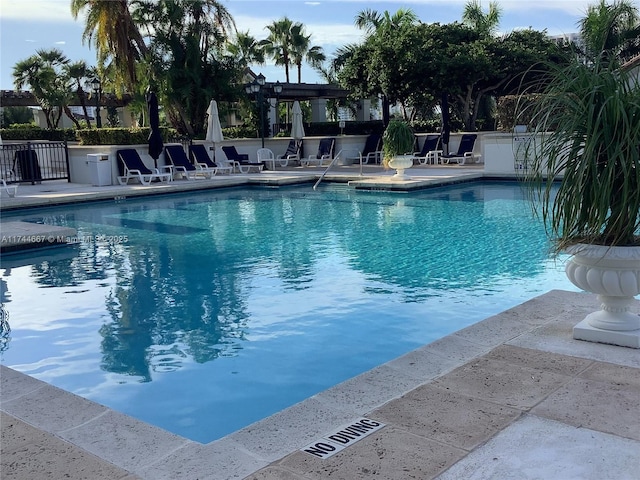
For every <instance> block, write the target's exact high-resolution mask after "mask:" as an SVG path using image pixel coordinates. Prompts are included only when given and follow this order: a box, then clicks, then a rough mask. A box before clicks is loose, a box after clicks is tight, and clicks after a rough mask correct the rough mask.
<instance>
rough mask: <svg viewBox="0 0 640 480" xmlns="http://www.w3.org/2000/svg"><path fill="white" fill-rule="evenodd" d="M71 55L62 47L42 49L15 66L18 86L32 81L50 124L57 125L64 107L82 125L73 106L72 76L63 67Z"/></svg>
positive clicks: (14, 79) (14, 72) (32, 88)
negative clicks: (74, 113)
mask: <svg viewBox="0 0 640 480" xmlns="http://www.w3.org/2000/svg"><path fill="white" fill-rule="evenodd" d="M68 63H69V59H68V58H67V57H66V56H65V55H64V54H63V53H62V52H61V51H60V50H58V49H55V48H54V49H51V50H38V51H36V54H35V55H32V56H30V57H29V58H27V59H25V60H21V61H19V62H18V63H16V64H15V66H14V67H13V82H14V85H15V88H16V89H17V90H20V89H22V88H23V87H24V86H26V85H28V86H29V88H30V90H31V93H32V94H33V95H34V96H35V97H36V99H37V100H38V104H39V105H40V107H41V108H42V111H43V113H44V114H45V118H46V121H47V128H49V129H52V128H57V126H58V123H59V122H60V117H61V116H62V112H63V111H64V112H65V113H66V114H67V116H68V117H69V118H70V119H71V120H72V121H73V122H74V123H75V124H76V127H78V128H80V124H79V123H78V121H77V120H76V119H75V117H74V116H73V114H72V113H71V111H70V110H69V102H70V101H71V98H72V93H71V88H70V83H69V78H68V76H67V75H65V73H64V71H63V68H64V66H65V65H67V64H68Z"/></svg>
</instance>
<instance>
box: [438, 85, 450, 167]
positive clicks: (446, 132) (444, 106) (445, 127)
mask: <svg viewBox="0 0 640 480" xmlns="http://www.w3.org/2000/svg"><path fill="white" fill-rule="evenodd" d="M440 110H441V111H442V144H443V145H444V149H443V150H444V153H445V155H448V154H449V136H450V135H451V125H450V124H449V123H450V119H449V95H448V94H447V92H443V93H442V99H441V100H440Z"/></svg>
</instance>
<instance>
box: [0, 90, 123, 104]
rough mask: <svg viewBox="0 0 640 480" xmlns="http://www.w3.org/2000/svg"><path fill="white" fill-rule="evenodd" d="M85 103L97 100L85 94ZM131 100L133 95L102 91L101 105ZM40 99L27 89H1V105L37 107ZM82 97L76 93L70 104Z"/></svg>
mask: <svg viewBox="0 0 640 480" xmlns="http://www.w3.org/2000/svg"><path fill="white" fill-rule="evenodd" d="M84 101H85V105H87V106H93V105H94V104H95V100H94V99H92V98H89V96H88V95H86V94H85V96H84ZM130 102H131V95H128V94H127V95H123V96H122V97H117V96H116V95H115V94H113V93H102V94H101V96H100V106H101V107H126V106H127V105H128V104H129V103H130ZM38 105H39V104H38V101H37V100H36V98H35V97H34V96H33V94H32V93H31V92H29V91H26V90H0V106H3V107H37V106H38ZM80 105H82V103H81V102H80V98H79V97H78V95H74V97H73V98H72V100H71V102H70V103H69V106H72V107H75V106H80Z"/></svg>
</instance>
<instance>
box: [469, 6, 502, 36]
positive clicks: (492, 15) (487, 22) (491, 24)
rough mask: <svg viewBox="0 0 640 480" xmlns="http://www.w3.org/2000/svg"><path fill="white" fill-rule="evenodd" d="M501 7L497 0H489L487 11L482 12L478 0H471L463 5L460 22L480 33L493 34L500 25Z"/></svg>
mask: <svg viewBox="0 0 640 480" xmlns="http://www.w3.org/2000/svg"><path fill="white" fill-rule="evenodd" d="M501 16H502V9H501V8H500V5H498V2H489V11H488V12H487V13H484V12H483V11H482V5H481V2H480V0H471V1H470V2H468V3H467V4H466V5H465V6H464V12H463V13H462V23H464V24H465V25H468V26H469V27H471V28H473V29H474V30H475V31H476V32H478V33H480V34H482V35H487V36H490V35H494V34H495V33H496V32H497V30H498V26H499V25H500V17H501Z"/></svg>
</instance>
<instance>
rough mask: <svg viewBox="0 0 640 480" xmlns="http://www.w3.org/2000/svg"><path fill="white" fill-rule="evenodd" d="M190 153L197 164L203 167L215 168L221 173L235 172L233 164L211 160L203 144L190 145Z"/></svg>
mask: <svg viewBox="0 0 640 480" xmlns="http://www.w3.org/2000/svg"><path fill="white" fill-rule="evenodd" d="M189 153H190V155H191V160H193V163H194V164H195V165H200V166H201V167H202V168H215V169H216V173H219V174H226V173H232V172H233V165H226V164H224V165H223V164H222V163H221V162H214V161H213V160H211V157H210V156H209V154H208V153H207V149H206V147H205V146H204V145H202V144H199V143H198V144H195V145H189Z"/></svg>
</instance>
